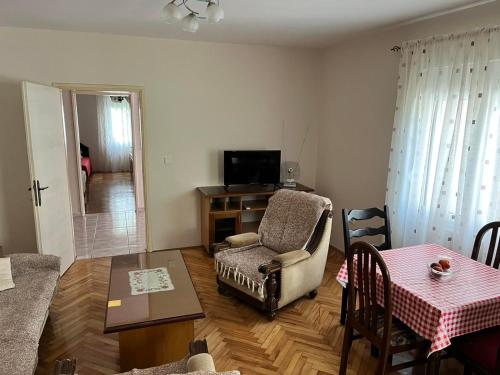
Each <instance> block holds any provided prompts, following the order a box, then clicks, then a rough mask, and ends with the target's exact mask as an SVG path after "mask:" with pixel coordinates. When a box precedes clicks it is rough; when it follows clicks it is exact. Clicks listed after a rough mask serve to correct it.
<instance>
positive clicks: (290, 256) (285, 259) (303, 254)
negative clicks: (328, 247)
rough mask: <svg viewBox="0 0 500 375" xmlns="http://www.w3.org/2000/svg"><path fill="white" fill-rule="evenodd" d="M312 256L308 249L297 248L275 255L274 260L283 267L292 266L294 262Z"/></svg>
mask: <svg viewBox="0 0 500 375" xmlns="http://www.w3.org/2000/svg"><path fill="white" fill-rule="evenodd" d="M310 257H311V254H310V253H309V252H308V251H306V250H295V251H289V252H288V253H284V254H280V255H277V256H275V257H274V259H273V262H276V263H279V264H281V267H283V268H284V267H288V266H291V265H292V264H295V263H298V262H301V261H303V260H305V259H308V258H310Z"/></svg>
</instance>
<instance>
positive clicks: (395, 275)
mask: <svg viewBox="0 0 500 375" xmlns="http://www.w3.org/2000/svg"><path fill="white" fill-rule="evenodd" d="M380 255H381V256H382V258H383V259H384V262H385V263H386V265H387V268H388V270H389V274H390V278H391V292H392V315H393V316H395V317H396V318H397V319H399V320H400V321H402V322H403V323H405V324H406V325H407V326H408V327H409V328H410V329H412V330H413V331H414V332H415V333H417V334H418V335H420V336H421V337H423V338H425V339H427V340H429V341H430V349H429V351H428V355H429V356H431V355H434V356H439V355H440V353H441V351H442V350H443V349H445V348H446V347H448V346H450V345H451V339H452V338H453V337H457V336H462V335H466V334H469V333H472V332H477V331H481V330H485V329H488V328H492V327H495V326H498V325H500V270H497V269H495V268H493V267H489V266H486V265H485V264H483V263H480V262H478V261H475V260H472V259H470V258H468V257H466V256H464V255H462V254H459V253H457V252H454V251H452V250H449V249H447V248H445V247H443V246H441V245H437V244H423V245H418V246H411V247H403V248H399V249H391V250H384V251H381V252H380ZM443 256H444V257H449V258H450V259H451V260H450V264H451V268H450V269H453V270H455V271H454V272H453V274H452V275H451V276H450V277H445V278H438V277H433V276H432V275H431V273H430V269H429V265H430V264H431V263H433V262H437V261H438V259H439V257H443ZM347 280H348V278H347V262H344V264H343V265H342V267H341V268H340V271H339V272H338V275H337V281H338V282H340V283H341V284H342V285H343V286H344V287H346V285H347ZM376 280H377V281H376V283H377V303H378V304H380V305H382V304H383V299H382V298H383V284H382V276H381V274H380V273H379V271H378V272H377V277H376ZM380 292H381V293H380Z"/></svg>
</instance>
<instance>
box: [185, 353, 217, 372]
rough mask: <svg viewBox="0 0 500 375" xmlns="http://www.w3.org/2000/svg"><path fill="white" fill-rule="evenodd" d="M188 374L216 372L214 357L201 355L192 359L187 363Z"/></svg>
mask: <svg viewBox="0 0 500 375" xmlns="http://www.w3.org/2000/svg"><path fill="white" fill-rule="evenodd" d="M187 369H188V372H195V371H215V364H214V360H213V358H212V356H211V355H210V354H208V353H200V354H196V355H194V356H192V357H190V358H189V359H188V361H187Z"/></svg>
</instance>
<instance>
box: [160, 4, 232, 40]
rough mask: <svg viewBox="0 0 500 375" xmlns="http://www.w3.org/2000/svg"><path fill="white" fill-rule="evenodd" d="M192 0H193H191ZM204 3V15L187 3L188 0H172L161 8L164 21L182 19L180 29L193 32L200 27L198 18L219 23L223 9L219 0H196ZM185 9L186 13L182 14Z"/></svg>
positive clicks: (169, 21)
mask: <svg viewBox="0 0 500 375" xmlns="http://www.w3.org/2000/svg"><path fill="white" fill-rule="evenodd" d="M193 1H194V0H193ZM196 1H199V2H202V3H205V4H206V6H207V7H206V9H205V16H202V15H200V13H199V12H197V11H195V10H194V9H193V8H191V6H190V5H188V2H189V0H172V1H170V2H169V3H168V4H167V5H165V7H164V8H163V12H162V16H163V19H164V20H165V22H167V23H175V22H178V21H180V20H182V30H184V31H188V32H191V33H195V32H196V31H198V29H199V28H200V23H199V22H198V21H199V20H207V21H208V22H209V23H219V22H220V21H222V20H223V19H224V9H222V6H221V4H220V0H196ZM186 11H187V15H185V16H184V14H185V13H186Z"/></svg>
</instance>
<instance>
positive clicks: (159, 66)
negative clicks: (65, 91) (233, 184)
mask: <svg viewBox="0 0 500 375" xmlns="http://www.w3.org/2000/svg"><path fill="white" fill-rule="evenodd" d="M0 51H2V58H1V59H0V100H1V102H2V107H3V108H5V109H3V108H2V112H1V114H0V121H1V129H2V130H1V134H2V136H1V137H0V241H2V242H1V243H0V244H2V243H3V244H4V247H5V249H6V250H7V251H11V250H12V249H14V248H17V249H20V250H24V251H30V250H34V249H35V235H34V224H33V214H32V209H31V202H30V195H29V193H28V191H27V188H28V186H29V177H28V164H27V156H26V144H25V139H24V137H25V135H24V125H23V114H22V104H21V90H20V84H19V83H20V81H21V80H31V81H36V82H41V83H46V84H52V83H54V82H59V83H61V82H66V83H68V82H78V83H101V84H125V85H138V86H144V89H145V95H144V96H145V106H144V118H145V123H144V133H145V144H144V147H145V149H146V158H145V159H146V160H145V162H146V165H147V168H146V183H147V191H146V194H147V199H148V202H147V203H149V212H148V219H149V224H150V228H151V230H152V240H153V248H154V249H164V248H173V247H181V246H190V245H198V244H200V243H201V239H200V222H199V198H198V195H197V193H196V191H195V187H196V186H202V185H211V184H220V183H221V182H222V170H221V155H222V154H221V152H222V150H224V149H252V148H260V149H271V148H272V149H275V148H281V143H282V142H281V124H282V120H285V123H286V126H287V137H286V140H287V142H286V149H287V154H288V155H290V156H292V157H293V155H296V154H297V153H298V149H299V148H300V144H301V141H302V137H303V135H304V133H305V129H306V126H307V125H309V124H311V125H312V129H311V131H310V134H309V137H308V139H307V142H306V145H305V149H304V152H303V160H302V178H301V180H302V182H303V183H305V184H308V185H313V186H314V184H315V180H316V157H317V127H318V124H319V123H320V121H321V97H322V93H321V90H318V88H319V87H321V69H320V67H321V54H320V52H319V51H317V50H312V49H309V50H308V49H294V48H278V47H263V46H246V45H236V44H217V43H201V42H187V41H173V40H162V39H154V38H137V37H125V36H114V35H103V34H90V33H72V32H60V31H47V30H30V29H16V28H0ZM164 156H168V157H169V158H170V159H171V160H172V163H170V164H168V163H167V164H164Z"/></svg>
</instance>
